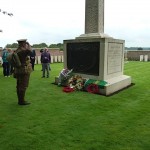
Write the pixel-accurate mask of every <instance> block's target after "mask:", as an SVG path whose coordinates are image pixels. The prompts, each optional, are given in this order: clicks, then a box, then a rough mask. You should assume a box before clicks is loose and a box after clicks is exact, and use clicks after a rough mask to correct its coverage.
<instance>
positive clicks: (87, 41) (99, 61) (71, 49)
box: [64, 0, 131, 95]
mask: <svg viewBox="0 0 150 150" xmlns="http://www.w3.org/2000/svg"><path fill="white" fill-rule="evenodd" d="M124 43H125V41H124V40H120V39H115V38H113V37H111V36H109V35H107V34H105V33H104V0H94V1H93V0H86V4H85V34H81V35H80V36H79V37H76V38H75V39H70V40H64V67H65V68H68V69H73V71H74V73H76V74H79V75H81V76H82V77H83V78H88V79H93V80H100V81H101V80H102V81H106V82H107V84H106V85H105V87H104V88H103V89H101V90H100V94H102V95H110V94H113V93H114V92H117V91H119V90H121V89H124V88H125V87H127V86H129V85H131V77H130V76H126V75H123V69H124Z"/></svg>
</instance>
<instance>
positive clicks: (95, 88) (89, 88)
mask: <svg viewBox="0 0 150 150" xmlns="http://www.w3.org/2000/svg"><path fill="white" fill-rule="evenodd" d="M87 91H88V92H89V93H94V94H95V93H99V87H98V85H96V84H89V85H88V86H87Z"/></svg>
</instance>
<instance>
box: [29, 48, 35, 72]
mask: <svg viewBox="0 0 150 150" xmlns="http://www.w3.org/2000/svg"><path fill="white" fill-rule="evenodd" d="M35 57H36V53H35V50H34V49H32V51H31V54H30V61H31V64H32V70H33V71H34V64H35Z"/></svg>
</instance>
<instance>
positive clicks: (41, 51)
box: [40, 49, 43, 71]
mask: <svg viewBox="0 0 150 150" xmlns="http://www.w3.org/2000/svg"><path fill="white" fill-rule="evenodd" d="M40 53H41V57H42V53H43V49H41V50H40ZM41 64H42V59H41ZM41 71H43V65H42V70H41Z"/></svg>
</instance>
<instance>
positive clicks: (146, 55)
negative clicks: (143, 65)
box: [125, 50, 150, 61]
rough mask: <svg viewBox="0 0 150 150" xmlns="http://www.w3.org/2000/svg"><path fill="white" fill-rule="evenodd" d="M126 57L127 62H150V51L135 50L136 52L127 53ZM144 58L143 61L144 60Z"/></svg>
mask: <svg viewBox="0 0 150 150" xmlns="http://www.w3.org/2000/svg"><path fill="white" fill-rule="evenodd" d="M125 57H126V58H127V60H129V61H130V60H131V61H146V60H147V61H150V50H147V51H144V50H137V51H136V50H134V51H131V50H129V51H126V52H125ZM142 58H143V59H142Z"/></svg>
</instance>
